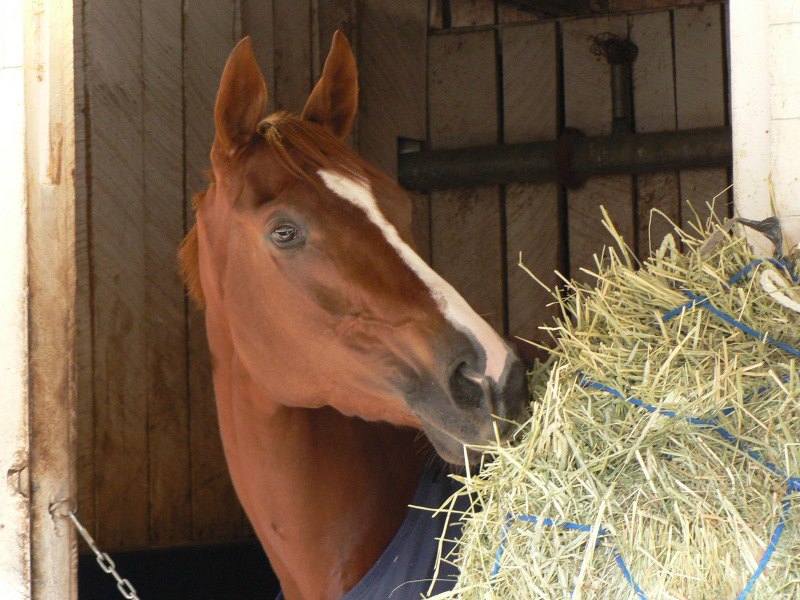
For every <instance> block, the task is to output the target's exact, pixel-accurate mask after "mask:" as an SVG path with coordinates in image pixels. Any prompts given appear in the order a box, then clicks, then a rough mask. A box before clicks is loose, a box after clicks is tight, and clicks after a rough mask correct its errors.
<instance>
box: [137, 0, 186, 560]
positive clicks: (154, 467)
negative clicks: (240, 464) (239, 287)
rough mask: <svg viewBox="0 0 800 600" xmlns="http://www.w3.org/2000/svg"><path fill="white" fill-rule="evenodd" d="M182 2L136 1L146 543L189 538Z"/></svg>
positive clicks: (169, 543)
mask: <svg viewBox="0 0 800 600" xmlns="http://www.w3.org/2000/svg"><path fill="white" fill-rule="evenodd" d="M182 21H183V3H182V2H181V1H180V0H172V1H170V2H164V1H163V0H142V32H143V35H142V44H143V47H142V57H143V63H142V64H143V78H144V79H143V83H144V97H143V103H144V196H145V198H146V206H145V215H144V216H145V221H144V238H143V243H144V261H145V277H146V279H145V306H146V312H145V315H144V317H145V323H144V331H145V344H146V352H147V372H146V393H147V432H148V452H149V455H148V456H149V465H150V476H149V484H150V490H149V497H150V545H151V546H153V545H155V546H162V545H175V544H179V543H185V542H187V541H189V540H190V539H191V525H192V523H191V511H188V510H187V507H188V506H189V505H190V492H191V477H190V476H191V468H190V465H191V462H190V456H189V406H188V392H187V389H186V388H187V383H186V314H185V310H186V303H185V294H184V292H183V284H182V283H181V281H180V279H179V277H178V275H177V269H176V268H175V248H176V247H177V246H178V245H179V244H180V241H181V238H182V237H183V211H184V206H183V202H182V201H181V200H180V199H181V197H182V196H183V90H182V82H181V77H182V70H181V69H182V58H183V57H182V53H183V44H182V40H181V29H182V26H183V23H182Z"/></svg>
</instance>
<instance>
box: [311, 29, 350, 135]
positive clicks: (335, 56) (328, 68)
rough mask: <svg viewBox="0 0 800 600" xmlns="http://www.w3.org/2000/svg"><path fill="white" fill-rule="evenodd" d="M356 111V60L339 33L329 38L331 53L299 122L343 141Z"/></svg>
mask: <svg viewBox="0 0 800 600" xmlns="http://www.w3.org/2000/svg"><path fill="white" fill-rule="evenodd" d="M357 109H358V69H357V68H356V57H355V56H353V51H352V50H351V49H350V44H349V43H348V42H347V38H346V37H345V36H344V34H343V33H342V32H341V31H338V30H337V31H336V32H335V33H334V34H333V42H332V43H331V51H330V52H329V53H328V58H327V59H326V60H325V66H324V67H323V69H322V77H320V78H319V81H318V82H317V85H316V86H314V90H313V91H312V92H311V95H310V96H309V97H308V101H307V102H306V106H305V108H304V109H303V118H304V119H308V120H309V121H313V122H314V123H319V124H320V125H322V126H323V127H326V128H327V129H329V130H330V131H331V133H333V134H334V135H335V136H336V137H339V138H345V137H347V135H348V134H349V133H350V130H351V129H352V128H353V121H354V120H355V118H356V110H357Z"/></svg>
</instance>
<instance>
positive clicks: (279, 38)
mask: <svg viewBox="0 0 800 600" xmlns="http://www.w3.org/2000/svg"><path fill="white" fill-rule="evenodd" d="M273 11H274V23H275V29H274V35H275V108H276V109H278V110H279V109H285V110H288V111H291V112H295V113H299V112H301V111H302V110H303V106H304V105H305V102H306V99H307V98H308V95H309V94H310V93H311V88H312V85H313V84H312V81H311V80H312V75H313V68H312V58H311V54H312V45H313V36H312V22H311V16H312V15H311V1H310V0H273Z"/></svg>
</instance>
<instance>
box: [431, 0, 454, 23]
mask: <svg viewBox="0 0 800 600" xmlns="http://www.w3.org/2000/svg"><path fill="white" fill-rule="evenodd" d="M449 1H450V0H428V27H429V28H430V29H441V28H442V27H444V21H443V18H444V14H443V13H444V3H445V2H449ZM448 10H449V9H448Z"/></svg>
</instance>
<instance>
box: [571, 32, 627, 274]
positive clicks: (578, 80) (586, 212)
mask: <svg viewBox="0 0 800 600" xmlns="http://www.w3.org/2000/svg"><path fill="white" fill-rule="evenodd" d="M604 32H611V33H615V34H617V35H621V36H625V35H627V32H628V27H627V19H626V18H625V17H603V18H597V19H582V20H576V21H567V22H565V23H564V24H563V49H564V96H565V98H564V102H565V106H564V111H565V118H566V125H567V126H569V127H576V128H578V129H580V130H582V131H583V132H584V133H585V134H587V135H599V134H607V133H611V69H610V67H609V65H608V62H607V61H606V60H605V59H604V58H601V57H598V56H595V55H593V54H592V52H591V46H592V39H591V38H592V37H593V36H594V35H597V34H599V33H604ZM567 203H568V206H569V217H568V231H569V234H568V235H569V241H568V243H569V265H570V274H571V276H572V277H575V278H577V279H582V278H585V277H583V276H582V275H581V273H580V268H582V267H584V268H590V269H592V270H594V259H593V255H594V254H599V253H600V251H601V250H602V248H603V245H607V244H610V243H611V241H612V238H611V236H610V235H609V234H608V233H607V232H606V231H605V229H604V228H603V227H602V225H601V224H600V219H601V214H600V205H601V204H602V205H604V206H605V208H606V210H607V211H608V213H609V216H610V217H611V220H612V222H613V223H614V225H615V227H616V228H617V230H618V231H619V232H620V233H621V234H622V236H623V237H624V238H625V240H626V241H627V242H628V243H629V244H630V245H631V247H634V248H635V247H636V238H635V236H634V231H635V228H634V222H633V216H634V208H633V198H632V183H631V178H630V177H629V176H627V175H621V176H613V177H598V178H596V179H592V180H590V181H588V182H587V183H586V184H585V185H584V186H583V187H582V188H581V189H578V190H571V191H570V192H569V193H568V195H567Z"/></svg>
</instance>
